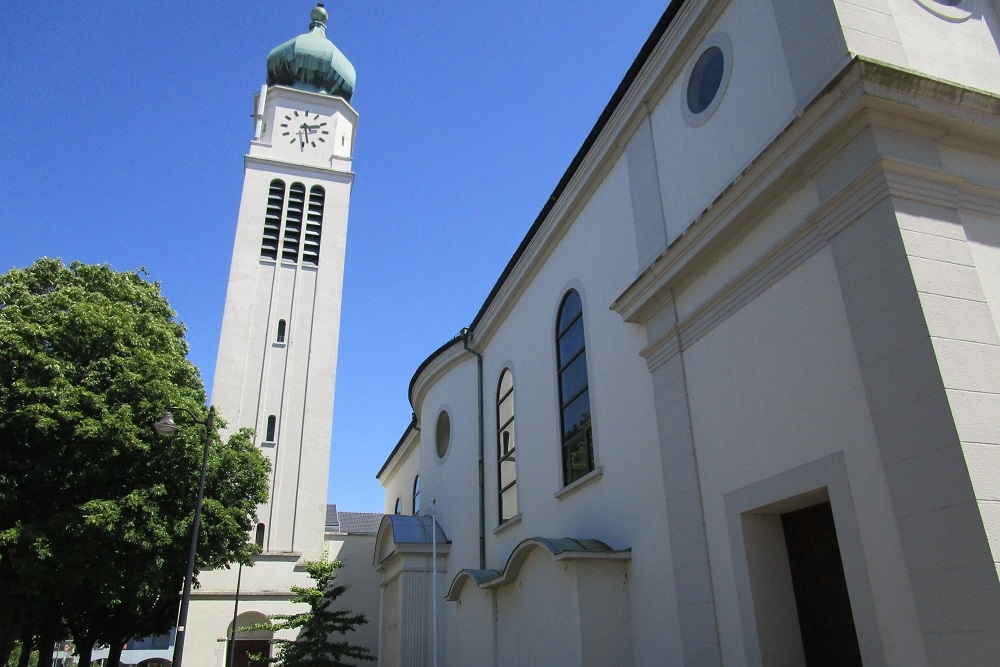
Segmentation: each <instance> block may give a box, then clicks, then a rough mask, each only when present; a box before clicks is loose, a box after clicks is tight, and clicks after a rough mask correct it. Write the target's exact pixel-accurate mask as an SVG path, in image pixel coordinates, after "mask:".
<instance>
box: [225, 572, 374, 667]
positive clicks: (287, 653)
mask: <svg viewBox="0 0 1000 667" xmlns="http://www.w3.org/2000/svg"><path fill="white" fill-rule="evenodd" d="M342 566H343V563H342V562H341V561H339V560H332V561H328V560H319V561H306V563H305V568H306V571H307V572H308V573H309V576H310V578H312V580H313V581H315V582H316V585H315V586H312V587H309V588H306V587H305V586H292V592H293V593H294V594H295V597H294V598H293V602H299V603H304V604H307V605H309V610H308V611H303V612H300V613H298V614H280V615H275V616H274V617H272V618H273V620H272V623H270V624H263V625H255V626H250V627H247V628H244V629H243V630H276V631H277V630H299V634H298V636H297V637H296V638H295V639H277V638H276V639H273V640H272V643H273V644H275V645H276V646H277V647H278V654H277V655H276V656H275V657H273V658H271V660H270V662H272V663H274V664H276V665H280V667H300V666H301V667H305V666H308V667H341V666H344V665H353V664H354V663H352V662H344V660H374V659H375V658H373V657H372V656H371V655H370V654H369V651H368V649H367V648H365V647H363V646H356V645H353V644H351V643H350V642H349V641H347V639H334V638H333V637H332V636H333V635H345V634H347V633H348V632H350V631H351V630H354V629H355V628H356V627H358V626H359V625H364V624H365V623H367V622H368V619H367V618H365V615H364V614H354V613H352V612H350V611H346V610H342V609H335V608H334V602H335V601H336V599H337V598H338V597H340V596H341V595H343V593H344V591H346V590H347V586H344V585H341V584H337V583H336V582H335V579H336V573H337V569H338V568H340V567H342Z"/></svg>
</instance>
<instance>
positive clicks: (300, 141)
mask: <svg viewBox="0 0 1000 667" xmlns="http://www.w3.org/2000/svg"><path fill="white" fill-rule="evenodd" d="M279 130H280V131H281V136H282V137H283V138H285V139H287V140H288V143H290V144H297V145H298V147H299V150H300V151H306V150H311V149H313V148H316V147H318V146H322V145H323V144H325V143H326V140H327V137H329V136H330V130H329V126H328V125H327V121H326V119H324V118H321V117H320V115H319V114H318V113H312V112H309V111H303V112H299V111H292V113H291V115H286V116H285V119H284V120H283V121H282V122H281V124H280V128H279Z"/></svg>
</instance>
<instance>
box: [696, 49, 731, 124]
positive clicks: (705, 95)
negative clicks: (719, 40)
mask: <svg viewBox="0 0 1000 667" xmlns="http://www.w3.org/2000/svg"><path fill="white" fill-rule="evenodd" d="M725 71H726V56H725V54H723V53H722V49H720V48H719V47H718V46H710V47H709V48H707V49H706V50H705V52H704V53H702V54H701V56H700V57H699V58H698V62H696V63H695V64H694V69H692V70H691V78H690V79H689V80H688V92H687V97H688V109H690V110H691V113H694V114H698V113H701V112H702V111H704V110H705V109H707V108H708V107H709V105H710V104H712V102H713V101H715V96H716V95H718V93H719V87H720V86H721V85H722V75H723V73H724V72H725Z"/></svg>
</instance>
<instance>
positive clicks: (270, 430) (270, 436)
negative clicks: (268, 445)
mask: <svg viewBox="0 0 1000 667" xmlns="http://www.w3.org/2000/svg"><path fill="white" fill-rule="evenodd" d="M277 425H278V418H277V417H275V416H274V415H270V416H269V417H268V418H267V435H266V436H265V437H264V442H274V429H275V427H276V426H277Z"/></svg>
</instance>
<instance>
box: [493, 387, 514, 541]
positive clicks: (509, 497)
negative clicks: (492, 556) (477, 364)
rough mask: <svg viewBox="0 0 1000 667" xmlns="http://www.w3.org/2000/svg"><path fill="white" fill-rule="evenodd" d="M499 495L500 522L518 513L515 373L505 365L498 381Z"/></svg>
mask: <svg viewBox="0 0 1000 667" xmlns="http://www.w3.org/2000/svg"><path fill="white" fill-rule="evenodd" d="M497 495H498V504H499V506H498V509H499V513H500V523H503V522H504V521H506V520H508V519H510V518H511V517H513V516H514V515H516V514H517V469H516V463H515V457H514V375H513V374H512V373H511V372H510V369H509V368H505V369H503V372H502V373H501V374H500V381H499V383H498V384H497Z"/></svg>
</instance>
